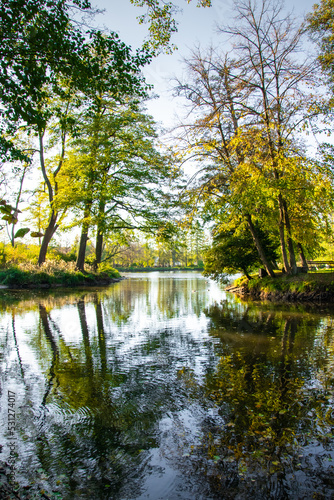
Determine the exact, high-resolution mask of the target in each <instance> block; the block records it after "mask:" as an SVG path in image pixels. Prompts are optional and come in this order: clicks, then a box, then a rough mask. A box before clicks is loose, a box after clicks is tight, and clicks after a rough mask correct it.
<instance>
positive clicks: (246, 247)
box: [204, 225, 277, 281]
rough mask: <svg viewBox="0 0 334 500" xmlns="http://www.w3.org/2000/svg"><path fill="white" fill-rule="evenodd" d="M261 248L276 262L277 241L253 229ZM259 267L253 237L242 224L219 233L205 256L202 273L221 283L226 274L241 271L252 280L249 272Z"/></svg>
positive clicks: (258, 257) (259, 260)
mask: <svg viewBox="0 0 334 500" xmlns="http://www.w3.org/2000/svg"><path fill="white" fill-rule="evenodd" d="M256 231H257V233H258V237H259V239H260V241H261V245H262V247H263V248H264V251H265V253H266V255H267V256H268V258H269V259H270V260H271V262H275V261H276V259H277V242H273V241H271V239H270V236H269V235H268V234H265V233H264V232H263V231H261V230H260V229H259V228H256ZM259 265H261V259H260V256H259V253H258V251H257V249H256V246H255V244H254V240H253V237H252V234H251V232H250V230H249V229H248V227H247V226H245V225H243V226H241V227H240V228H236V229H234V230H232V231H225V232H219V233H218V234H217V235H216V236H215V238H214V240H213V244H212V246H211V248H209V249H208V250H207V252H206V254H205V256H204V274H205V276H209V277H211V278H213V279H215V280H218V281H224V278H225V276H226V275H227V274H234V273H236V272H243V273H244V275H245V276H246V277H247V278H248V279H251V276H250V275H249V273H250V272H251V271H252V269H254V267H256V266H259Z"/></svg>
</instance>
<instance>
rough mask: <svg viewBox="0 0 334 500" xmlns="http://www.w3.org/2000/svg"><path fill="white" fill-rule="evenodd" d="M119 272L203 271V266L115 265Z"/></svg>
mask: <svg viewBox="0 0 334 500" xmlns="http://www.w3.org/2000/svg"><path fill="white" fill-rule="evenodd" d="M115 269H117V271H119V272H121V273H150V272H157V271H159V272H166V271H203V270H204V268H203V267H116V268H115Z"/></svg>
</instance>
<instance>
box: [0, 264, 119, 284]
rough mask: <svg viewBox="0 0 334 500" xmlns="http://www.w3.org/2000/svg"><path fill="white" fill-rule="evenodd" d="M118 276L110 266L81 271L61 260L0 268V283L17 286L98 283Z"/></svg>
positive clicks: (104, 282)
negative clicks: (98, 269)
mask: <svg viewBox="0 0 334 500" xmlns="http://www.w3.org/2000/svg"><path fill="white" fill-rule="evenodd" d="M119 278H120V274H119V272H118V271H117V270H116V269H113V268H112V267H109V268H105V269H103V270H101V271H100V272H93V271H92V269H89V268H88V270H87V272H85V273H82V272H81V271H77V270H76V269H75V266H74V263H67V262H62V261H48V262H46V263H45V264H43V265H42V266H37V265H36V264H31V263H25V264H17V265H16V266H11V267H9V268H7V269H2V270H0V285H6V286H9V287H19V288H25V287H28V288H29V287H32V288H34V287H36V288H38V287H52V286H64V287H72V286H81V285H83V286H84V285H91V284H97V285H98V284H99V283H101V284H102V283H103V284H106V283H107V282H111V281H112V280H114V279H119Z"/></svg>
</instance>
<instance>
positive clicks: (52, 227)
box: [38, 211, 58, 266]
mask: <svg viewBox="0 0 334 500" xmlns="http://www.w3.org/2000/svg"><path fill="white" fill-rule="evenodd" d="M57 215H58V214H57V213H55V212H54V211H52V213H51V217H50V221H49V225H48V227H47V228H46V230H45V232H44V236H43V240H42V244H41V248H40V250H39V256H38V265H39V266H41V265H42V264H43V263H44V262H45V259H46V253H47V251H48V246H49V243H50V241H51V239H52V236H53V235H54V233H55V232H56V230H57V228H58V225H57Z"/></svg>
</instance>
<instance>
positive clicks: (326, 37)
mask: <svg viewBox="0 0 334 500" xmlns="http://www.w3.org/2000/svg"><path fill="white" fill-rule="evenodd" d="M333 19H334V5H333V2H332V0H321V1H320V2H319V3H316V4H315V5H314V6H313V12H311V13H310V14H308V16H307V22H308V26H307V27H308V29H309V31H310V33H311V34H312V35H313V39H314V40H315V41H316V42H317V43H318V46H319V50H320V53H319V61H320V64H321V67H322V69H323V71H324V72H325V73H326V74H327V76H328V77H329V81H330V82H331V84H333V83H334V25H333Z"/></svg>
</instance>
